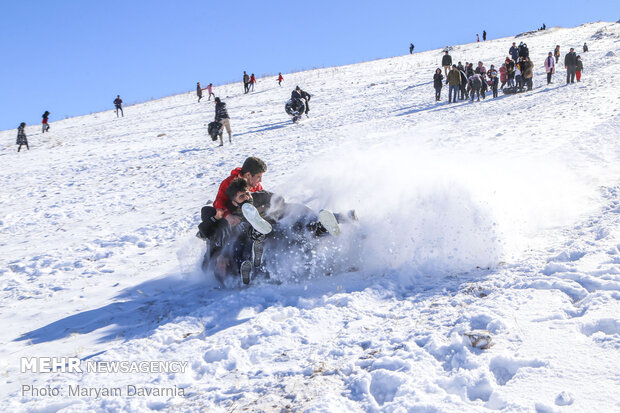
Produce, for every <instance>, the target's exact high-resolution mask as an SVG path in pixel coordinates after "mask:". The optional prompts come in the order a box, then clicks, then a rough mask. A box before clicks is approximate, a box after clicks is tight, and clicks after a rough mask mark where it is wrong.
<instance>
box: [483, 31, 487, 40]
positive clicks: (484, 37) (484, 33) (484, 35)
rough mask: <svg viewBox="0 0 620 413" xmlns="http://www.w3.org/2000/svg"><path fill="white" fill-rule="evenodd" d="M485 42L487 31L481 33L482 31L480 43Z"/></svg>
mask: <svg viewBox="0 0 620 413" xmlns="http://www.w3.org/2000/svg"><path fill="white" fill-rule="evenodd" d="M486 40H487V31H486V30H483V31H482V41H483V42H486Z"/></svg>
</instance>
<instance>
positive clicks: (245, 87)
mask: <svg viewBox="0 0 620 413" xmlns="http://www.w3.org/2000/svg"><path fill="white" fill-rule="evenodd" d="M249 91H250V76H248V74H247V73H246V72H245V70H244V71H243V93H248V92H249Z"/></svg>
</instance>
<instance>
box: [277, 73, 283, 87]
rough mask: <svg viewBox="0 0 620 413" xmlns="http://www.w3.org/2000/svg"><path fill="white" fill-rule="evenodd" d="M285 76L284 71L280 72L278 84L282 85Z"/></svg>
mask: <svg viewBox="0 0 620 413" xmlns="http://www.w3.org/2000/svg"><path fill="white" fill-rule="evenodd" d="M283 80H284V78H283V77H282V72H280V73H279V74H278V86H280V87H282V81H283Z"/></svg>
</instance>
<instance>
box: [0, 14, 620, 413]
mask: <svg viewBox="0 0 620 413" xmlns="http://www.w3.org/2000/svg"><path fill="white" fill-rule="evenodd" d="M513 41H517V42H518V41H525V42H527V44H528V46H529V48H530V53H531V57H532V60H533V62H534V64H535V78H534V83H535V89H534V90H533V91H531V92H527V93H523V94H519V95H516V96H504V95H502V94H501V93H500V97H499V98H496V99H492V98H491V97H490V94H489V97H487V99H486V100H485V101H481V102H480V103H478V102H475V103H470V102H459V103H458V104H456V105H448V104H447V103H446V100H447V92H448V90H447V88H444V90H443V92H442V95H443V96H442V102H441V103H439V104H437V103H435V102H434V91H433V88H432V74H433V72H434V69H435V68H437V67H438V66H439V63H440V59H441V56H442V54H441V51H439V50H433V51H428V52H422V53H416V54H414V55H411V56H410V55H406V56H401V57H394V58H390V59H385V60H377V61H373V62H368V63H362V64H356V65H350V66H344V67H334V68H327V69H320V70H312V71H307V72H299V73H293V74H288V75H287V74H285V76H284V77H285V81H284V83H283V87H281V88H280V87H278V85H277V81H276V80H275V78H264V79H259V81H258V84H257V85H256V91H255V92H253V93H250V94H248V95H244V94H243V93H242V90H243V89H242V86H241V85H240V84H231V85H226V86H222V87H218V88H216V90H215V93H216V95H217V96H220V97H222V99H223V100H224V101H225V102H226V103H227V105H228V110H229V113H230V114H231V118H232V120H231V124H232V128H233V133H234V137H233V143H232V144H228V143H227V142H226V143H225V146H224V147H223V148H218V147H216V146H215V144H214V143H212V142H211V141H210V139H209V138H208V136H207V134H206V124H207V123H208V122H209V121H211V119H212V118H213V112H214V108H213V104H212V102H208V101H205V99H203V101H202V102H201V103H196V97H195V93H194V92H191V93H186V94H182V95H178V96H172V97H168V98H164V99H161V100H157V101H152V102H147V103H144V104H140V105H135V106H129V107H126V108H125V113H126V114H127V116H126V117H124V118H119V119H117V118H116V116H115V114H114V113H113V111H112V110H110V111H107V112H103V113H96V114H92V115H87V116H82V117H77V118H72V119H66V120H62V121H55V122H53V123H51V131H50V133H46V134H44V135H41V134H37V133H38V132H39V131H40V125H29V126H28V127H27V133H28V135H29V141H30V145H31V150H30V151H25V152H24V151H22V152H21V153H17V152H16V147H15V145H14V142H15V135H16V131H15V130H11V131H3V132H0V142H3V144H2V145H3V146H2V148H1V149H0V160H1V162H2V169H1V173H0V187H1V188H2V189H1V197H0V289H1V295H0V308H1V309H2V311H1V314H0V323H1V325H2V327H3V328H2V330H1V332H0V343H1V346H0V367H1V370H0V371H2V374H1V375H0V395H2V397H1V398H0V407H1V408H2V409H3V410H4V411H29V412H56V411H62V412H78V411H79V412H81V411H110V412H112V411H150V410H159V411H188V412H189V411H199V410H201V411H227V412H230V411H265V412H271V411H277V412H280V411H305V412H356V411H371V412H379V411H385V412H405V411H408V412H448V411H467V412H470V411H471V412H484V411H492V410H501V411H510V412H515V411H523V412H530V411H536V412H563V411H575V412H587V411H600V412H611V411H618V410H620V397H619V396H618V395H619V394H620V375H619V373H618V370H619V368H620V316H619V315H620V143H619V140H618V138H619V137H620V134H619V133H618V132H619V130H620V112H619V109H620V105H619V103H620V91H619V90H618V88H617V87H615V86H614V85H617V84H619V83H620V72H619V71H618V68H619V65H618V58H617V57H616V56H617V55H618V53H619V52H620V24H618V23H606V22H599V23H591V24H585V25H582V26H579V27H576V28H570V29H560V28H552V29H549V30H547V31H544V32H539V33H535V34H533V35H529V36H526V37H519V38H518V39H516V40H515V39H513V38H505V39H498V40H492V41H487V42H484V43H471V44H465V45H459V46H454V47H453V50H452V52H451V55H452V56H453V59H455V61H462V62H463V63H464V62H465V61H474V62H477V61H478V60H482V61H483V62H485V64H486V66H487V67H488V66H489V64H491V63H493V64H495V66H496V67H499V66H500V65H501V63H502V62H503V60H504V58H505V56H506V54H507V51H508V48H509V47H510V45H511V43H512V42H513ZM583 42H587V43H588V46H589V49H590V51H589V52H588V53H585V54H584V53H581V55H582V59H583V61H584V66H585V68H584V73H583V77H582V81H581V83H578V84H575V85H570V86H566V85H565V71H564V70H563V68H561V66H562V65H561V64H560V69H559V70H558V73H556V75H555V76H554V83H553V84H552V85H549V86H547V85H546V84H545V83H546V80H545V75H544V67H543V63H542V62H543V59H544V57H545V56H546V55H547V53H548V52H549V51H551V50H552V49H553V47H554V46H555V45H556V44H560V45H561V47H562V50H563V53H562V54H564V53H565V52H566V51H568V48H569V47H575V48H576V49H577V50H581V48H580V46H581V45H582V44H583ZM562 58H563V57H562ZM190 83H191V82H190ZM297 84H299V85H300V86H302V88H304V89H305V90H308V91H309V92H310V93H311V94H313V98H312V100H311V102H310V108H311V111H310V117H309V118H308V119H304V120H303V121H302V122H301V123H300V124H298V125H293V124H292V123H291V121H290V118H289V117H288V116H287V115H286V114H285V113H284V103H285V102H286V100H287V99H288V98H289V96H290V92H291V90H292V89H293V88H294V87H295V85H297ZM53 116H54V114H52V120H54V118H53ZM18 123H19V120H17V121H16V126H17V124H18ZM252 155H254V156H258V157H260V158H262V159H264V160H265V161H266V162H267V163H268V165H269V171H268V172H267V173H266V174H265V177H264V181H263V184H264V186H265V188H267V189H269V190H273V191H275V192H277V193H280V194H282V195H284V196H285V197H286V198H287V199H289V200H292V201H298V202H304V203H307V204H309V205H310V206H311V207H312V208H315V209H317V210H318V209H319V208H330V209H332V210H335V211H338V210H347V209H350V208H355V209H357V211H358V215H359V216H360V222H359V228H351V227H347V228H344V233H343V236H342V238H341V239H339V240H338V242H339V244H338V245H340V248H341V250H339V251H337V252H336V253H335V255H336V257H338V258H341V259H342V260H343V261H345V262H346V263H347V264H355V266H357V267H359V268H361V269H359V270H357V271H353V272H351V271H344V270H343V271H342V273H336V274H333V275H331V276H324V275H323V274H320V273H319V274H316V273H315V274H313V275H312V276H310V277H308V276H303V275H299V274H293V273H292V272H291V271H290V270H289V269H288V268H287V267H284V268H282V269H280V270H279V271H278V272H277V277H276V278H277V279H279V280H280V281H282V284H280V285H274V284H268V283H265V282H261V281H260V280H256V282H254V283H253V284H252V285H251V286H249V287H247V288H246V287H241V285H240V283H239V282H237V284H236V286H235V287H234V288H229V289H220V288H217V283H216V282H215V280H214V279H213V277H212V275H210V274H203V273H202V272H201V271H200V269H199V266H200V262H201V259H202V253H203V248H204V247H203V244H202V242H201V241H199V240H198V239H197V238H195V237H194V234H195V232H196V225H197V224H198V223H199V219H200V215H199V211H200V208H201V207H202V206H203V205H205V204H206V203H207V201H209V200H213V199H214V197H215V193H216V191H217V187H218V185H219V183H220V181H221V180H222V179H224V178H225V177H227V176H228V174H229V173H230V170H231V169H233V168H235V167H237V166H240V165H241V163H242V162H243V160H244V159H245V158H246V157H247V156H252ZM360 233H363V234H364V235H365V236H366V237H365V238H364V239H362V240H360V239H359V234H360ZM343 268H344V267H343ZM478 330H482V332H480V331H478ZM471 332H477V333H480V334H484V332H486V333H487V334H489V335H490V337H491V339H492V343H493V346H491V347H489V348H488V349H484V350H483V349H480V348H476V347H472V341H471V340H470V338H469V337H468V336H467V334H468V333H471ZM34 356H46V357H80V358H82V359H83V360H84V361H83V363H86V362H87V361H129V362H141V361H180V362H187V363H188V365H187V369H186V370H185V371H184V372H176V373H172V372H170V373H116V374H115V373H93V372H91V373H89V372H84V373H61V372H57V373H32V372H26V373H22V372H20V360H21V359H22V358H23V357H34ZM129 385H132V386H136V388H140V389H146V390H143V391H144V392H146V391H150V392H151V393H152V391H153V389H156V390H158V391H159V390H161V389H174V390H175V391H176V393H175V395H170V394H168V395H163V396H157V395H155V396H153V395H150V396H147V395H144V394H138V395H133V396H132V395H128V394H127V387H126V386H129ZM23 386H32V387H35V388H37V389H57V391H58V392H59V395H58V396H46V395H44V394H42V393H44V391H39V394H38V395H36V394H32V392H25V391H24V387H23ZM76 386H80V388H82V390H88V389H90V390H88V391H89V392H90V395H86V396H80V395H77V396H76V395H73V396H72V395H70V394H69V389H70V388H73V389H75V388H76ZM112 387H119V388H121V389H122V395H120V396H99V397H97V396H96V394H95V391H99V392H101V391H102V389H107V388H112ZM179 393H181V394H179Z"/></svg>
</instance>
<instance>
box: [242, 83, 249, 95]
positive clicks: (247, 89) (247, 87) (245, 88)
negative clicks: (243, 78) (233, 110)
mask: <svg viewBox="0 0 620 413" xmlns="http://www.w3.org/2000/svg"><path fill="white" fill-rule="evenodd" d="M249 91H250V84H249V83H243V93H248V92H249Z"/></svg>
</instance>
